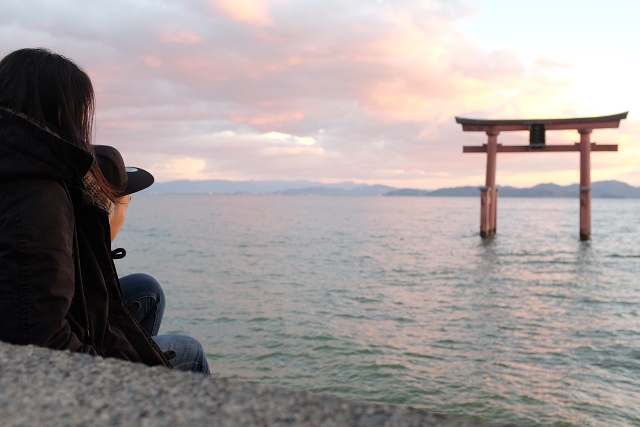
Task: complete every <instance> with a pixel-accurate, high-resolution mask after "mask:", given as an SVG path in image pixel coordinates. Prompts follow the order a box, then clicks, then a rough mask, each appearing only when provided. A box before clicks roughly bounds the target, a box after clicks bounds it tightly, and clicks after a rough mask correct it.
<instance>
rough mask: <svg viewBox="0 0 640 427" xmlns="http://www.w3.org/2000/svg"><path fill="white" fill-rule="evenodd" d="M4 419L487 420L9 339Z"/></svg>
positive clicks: (401, 423) (147, 426) (363, 423)
mask: <svg viewBox="0 0 640 427" xmlns="http://www.w3.org/2000/svg"><path fill="white" fill-rule="evenodd" d="M0 420H1V424H2V426H3V427H18V426H20V427H23V426H24V427H31V426H68V427H71V426H89V425H93V426H136V427H138V426H140V427H151V426H153V427H163V426H172V427H174V426H189V427H199V426H261V427H266V426H269V427H270V426H326V427H333V426H358V427H382V426H398V427H405V426H406V427H408V426H432V427H445V426H446V427H454V426H456V427H477V426H487V424H485V423H481V422H478V421H475V420H469V419H463V418H450V417H445V416H442V415H437V414H430V413H428V412H425V411H422V410H417V409H413V408H405V407H400V406H395V405H377V404H369V403H362V402H351V401H347V400H344V399H339V398H336V397H331V396H323V395H313V394H310V393H307V392H304V391H294V390H287V389H282V388H277V387H269V386H263V385H256V384H249V383H241V382H232V381H228V380H225V379H220V378H211V377H207V376H204V375H197V374H192V373H185V372H178V371H172V370H168V369H165V368H149V367H146V366H144V365H141V364H133V363H128V362H124V361H120V360H115V359H100V358H93V357H91V356H85V355H79V354H72V353H69V352H63V351H51V350H47V349H43V348H38V347H33V346H13V345H9V344H5V343H1V342H0ZM507 425H508V424H500V426H503V427H506V426H507ZM494 426H498V425H496V424H494ZM511 426H512V425H511Z"/></svg>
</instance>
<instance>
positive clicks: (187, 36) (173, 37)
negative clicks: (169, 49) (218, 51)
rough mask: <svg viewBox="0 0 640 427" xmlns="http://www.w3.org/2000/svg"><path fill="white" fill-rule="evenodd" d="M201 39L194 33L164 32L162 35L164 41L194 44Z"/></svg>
mask: <svg viewBox="0 0 640 427" xmlns="http://www.w3.org/2000/svg"><path fill="white" fill-rule="evenodd" d="M201 40H202V39H201V38H200V36H198V35H197V34H194V33H180V34H165V35H163V36H162V41H163V42H164V43H177V44H196V43H199V42H200V41H201Z"/></svg>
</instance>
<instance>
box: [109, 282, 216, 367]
mask: <svg viewBox="0 0 640 427" xmlns="http://www.w3.org/2000/svg"><path fill="white" fill-rule="evenodd" d="M120 286H121V287H122V293H123V295H124V299H125V302H126V304H127V306H129V308H130V310H131V315H132V316H133V317H134V318H135V319H136V320H137V321H138V323H140V326H142V327H143V328H144V330H146V331H147V333H149V335H151V337H152V338H153V340H154V341H155V342H156V344H158V347H160V349H161V350H162V351H163V352H167V351H170V350H173V351H175V352H176V357H174V358H173V359H171V360H170V362H171V365H173V368H174V369H178V370H181V371H193V372H202V373H204V374H209V364H208V363H207V357H206V355H205V353H204V349H203V348H202V345H200V343H199V342H198V341H197V340H196V339H194V338H191V337H190V336H188V335H182V334H164V335H158V330H160V324H161V323H162V316H163V315H164V304H165V297H164V292H163V291H162V287H161V286H160V284H159V283H158V281H157V280H156V279H154V278H153V277H151V276H149V275H147V274H142V273H137V274H130V275H128V276H125V277H121V278H120Z"/></svg>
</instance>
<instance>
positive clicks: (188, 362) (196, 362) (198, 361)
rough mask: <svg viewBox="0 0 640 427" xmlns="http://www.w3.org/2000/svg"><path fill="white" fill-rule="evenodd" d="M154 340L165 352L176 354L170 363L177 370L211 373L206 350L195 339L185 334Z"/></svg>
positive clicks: (164, 336) (155, 338) (157, 337)
mask: <svg viewBox="0 0 640 427" xmlns="http://www.w3.org/2000/svg"><path fill="white" fill-rule="evenodd" d="M153 339H154V340H155V341H156V343H157V344H158V346H159V347H160V348H161V349H162V350H163V351H165V352H166V351H168V350H173V351H175V352H176V357H175V358H173V359H171V360H170V361H169V362H171V364H172V365H173V367H174V368H175V369H178V370H185V371H193V372H202V373H206V374H208V373H209V364H208V362H207V356H206V354H205V352H204V348H203V347H202V345H201V344H200V342H199V341H198V340H196V339H195V338H192V337H190V336H189V335H183V334H168V335H159V336H156V337H153Z"/></svg>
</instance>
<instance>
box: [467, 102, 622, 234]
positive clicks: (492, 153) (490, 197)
mask: <svg viewBox="0 0 640 427" xmlns="http://www.w3.org/2000/svg"><path fill="white" fill-rule="evenodd" d="M627 114H628V112H626V113H620V114H614V115H612V116H601V117H581V118H573V119H535V120H520V119H517V120H478V119H466V118H463V117H456V122H457V123H459V124H461V125H462V130H463V131H465V132H486V133H487V136H488V137H489V140H488V142H487V144H483V145H482V146H481V147H478V146H475V147H469V146H465V147H462V152H463V153H487V179H486V182H485V186H484V187H480V236H482V237H487V236H490V235H493V234H495V232H496V228H497V213H498V190H497V189H496V154H497V153H523V152H534V153H536V152H558V151H579V152H580V240H589V239H590V238H591V152H592V151H618V146H617V145H597V144H596V143H593V142H591V132H592V131H593V129H605V128H617V127H619V126H620V120H622V119H626V118H627ZM571 129H575V130H577V131H578V133H580V142H577V143H575V144H573V145H547V144H546V138H545V131H547V130H571ZM523 130H528V131H529V145H502V144H498V134H499V133H500V132H507V131H523Z"/></svg>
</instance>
